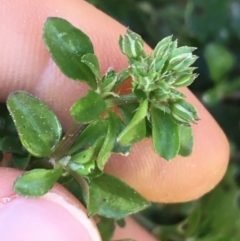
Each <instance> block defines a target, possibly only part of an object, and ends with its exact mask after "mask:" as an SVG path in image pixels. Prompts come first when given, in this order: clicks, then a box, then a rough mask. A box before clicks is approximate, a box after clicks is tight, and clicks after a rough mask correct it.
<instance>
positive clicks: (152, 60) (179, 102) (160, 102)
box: [119, 30, 199, 125]
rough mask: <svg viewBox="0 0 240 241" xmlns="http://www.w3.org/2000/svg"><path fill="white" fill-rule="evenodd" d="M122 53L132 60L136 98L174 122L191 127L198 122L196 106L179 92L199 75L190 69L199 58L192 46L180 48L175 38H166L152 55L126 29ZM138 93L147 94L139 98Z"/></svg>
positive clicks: (130, 70)
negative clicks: (168, 116)
mask: <svg viewBox="0 0 240 241" xmlns="http://www.w3.org/2000/svg"><path fill="white" fill-rule="evenodd" d="M119 44H120V48H121V50H122V52H123V53H124V54H125V55H126V56H127V57H128V59H129V64H130V67H129V72H130V75H131V77H132V85H133V92H134V93H135V94H136V96H137V97H140V98H143V97H145V98H147V99H148V100H149V102H150V106H154V107H157V108H159V109H161V110H163V111H165V112H168V113H170V114H171V115H172V117H173V119H174V121H175V122H177V123H179V124H184V125H188V123H189V122H195V121H197V120H198V119H199V118H198V114H197V111H196V109H195V107H194V106H192V105H191V104H190V103H188V102H186V101H184V98H185V95H184V94H182V93H181V92H179V91H178V90H176V88H178V87H186V86H189V85H190V84H192V82H193V81H194V80H195V79H196V77H197V74H195V73H193V71H194V70H195V68H194V67H190V66H191V65H192V64H193V63H194V62H195V61H196V59H197V56H195V55H193V54H192V52H193V51H194V50H195V48H193V47H187V46H183V47H178V46H177V41H176V40H175V41H173V40H172V36H170V37H166V38H164V39H163V40H162V41H160V42H159V43H158V44H157V46H156V47H155V49H154V51H153V53H152V54H151V55H147V54H146V53H145V52H144V49H143V40H142V38H141V37H140V36H139V35H137V34H135V33H133V32H132V31H130V30H127V33H126V34H125V36H123V37H121V38H120V41H119ZM139 92H142V93H144V94H141V95H139Z"/></svg>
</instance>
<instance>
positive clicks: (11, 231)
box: [0, 168, 101, 241]
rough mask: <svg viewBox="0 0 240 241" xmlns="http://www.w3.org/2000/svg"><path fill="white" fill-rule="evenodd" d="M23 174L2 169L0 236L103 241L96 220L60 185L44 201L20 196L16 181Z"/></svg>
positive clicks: (12, 239) (21, 240) (10, 240)
mask: <svg viewBox="0 0 240 241" xmlns="http://www.w3.org/2000/svg"><path fill="white" fill-rule="evenodd" d="M21 173H22V172H21V171H18V170H14V169H11V168H0V183H1V189H0V237H1V240H5V241H15V240H18V241H32V240H34V241H43V240H58V241H67V240H71V241H75V240H76V241H77V240H85V241H101V238H100V235H99V232H98V230H97V228H96V225H95V224H94V222H93V220H92V219H90V218H88V216H87V214H86V210H85V208H84V207H83V205H81V204H80V203H79V202H78V200H77V199H76V198H75V197H74V196H73V195H71V194H70V193H69V192H68V191H67V190H65V189H64V188H63V187H61V186H60V185H55V187H54V188H52V190H50V192H49V193H47V194H46V195H44V196H42V197H41V198H24V197H20V196H19V195H17V194H16V193H14V191H13V190H12V188H13V182H14V180H15V179H16V178H17V177H18V176H19V175H20V174H21Z"/></svg>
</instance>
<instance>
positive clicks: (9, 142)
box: [0, 136, 26, 154]
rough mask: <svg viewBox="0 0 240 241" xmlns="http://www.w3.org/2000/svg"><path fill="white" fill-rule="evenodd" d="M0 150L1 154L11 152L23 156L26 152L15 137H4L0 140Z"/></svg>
mask: <svg viewBox="0 0 240 241" xmlns="http://www.w3.org/2000/svg"><path fill="white" fill-rule="evenodd" d="M0 150H1V151H3V152H11V153H18V154H24V153H25V152H26V151H25V150H24V148H23V147H22V143H21V142H20V140H19V139H18V138H17V137H11V136H5V137H3V138H2V139H1V142H0Z"/></svg>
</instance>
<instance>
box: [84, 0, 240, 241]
mask: <svg viewBox="0 0 240 241" xmlns="http://www.w3.org/2000/svg"><path fill="white" fill-rule="evenodd" d="M88 2H90V3H92V4H93V5H95V6H96V7H97V8H99V9H101V10H102V11H104V12H106V13H107V14H108V15H110V16H112V17H113V18H115V19H117V20H118V21H119V22H121V23H123V24H124V25H125V26H129V27H130V29H131V30H133V31H135V32H137V33H139V34H140V35H141V36H142V37H143V39H144V40H145V41H146V42H147V43H148V44H149V45H150V46H151V47H154V46H155V45H156V43H157V42H158V41H159V40H161V39H162V38H164V37H166V36H168V35H173V37H174V38H177V39H178V40H179V45H188V46H195V47H197V48H198V49H197V51H195V54H196V55H198V56H199V59H198V60H197V62H196V64H195V66H196V67H198V70H197V72H198V73H199V74H200V75H199V77H198V79H197V80H196V81H195V82H194V84H193V85H192V86H191V87H190V88H191V90H192V91H193V92H194V93H195V95H197V97H198V98H199V99H200V100H201V101H202V102H203V104H204V105H205V106H206V108H208V110H209V111H210V112H211V114H212V115H213V116H214V117H215V119H216V120H217V122H218V123H219V124H220V126H221V127H222V128H223V130H224V131H225V133H226V134H227V136H228V139H229V142H230V144H231V163H230V166H229V170H228V172H227V174H226V176H225V178H224V180H223V181H222V182H221V183H220V184H219V185H218V186H217V187H216V188H215V189H214V190H213V191H212V192H210V193H208V194H207V195H205V196H204V197H202V198H201V199H199V200H196V201H194V202H190V203H185V204H175V205H165V204H153V205H152V207H151V208H149V209H148V210H146V211H145V212H144V213H142V214H138V215H137V216H136V219H138V220H139V221H140V222H141V223H142V224H143V225H144V226H145V227H146V228H147V229H149V230H150V231H151V232H153V233H154V234H155V235H157V237H159V238H160V239H161V240H162V241H238V240H240V202H239V200H240V199H239V186H240V175H239V166H240V165H239V163H240V130H239V123H240V122H239V121H240V107H239V105H240V61H239V60H240V0H188V1H187V0H171V1H169V0H148V1H144V0H142V1H141V0H108V1H106V0H88ZM209 134H210V135H214V133H209ZM206 138H207V136H206ZM216 151H218V150H216Z"/></svg>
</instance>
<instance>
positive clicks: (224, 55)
mask: <svg viewBox="0 0 240 241" xmlns="http://www.w3.org/2000/svg"><path fill="white" fill-rule="evenodd" d="M219 56H221V57H219ZM205 58H206V61H207V65H208V69H209V72H210V76H211V78H212V79H213V80H214V81H215V82H219V81H221V80H223V78H224V77H225V75H226V74H227V73H229V72H230V71H231V70H232V68H233V66H234V58H233V55H232V54H231V52H230V51H229V50H228V49H226V47H224V46H222V45H220V44H217V43H211V44H208V45H207V46H206V49H205Z"/></svg>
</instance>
